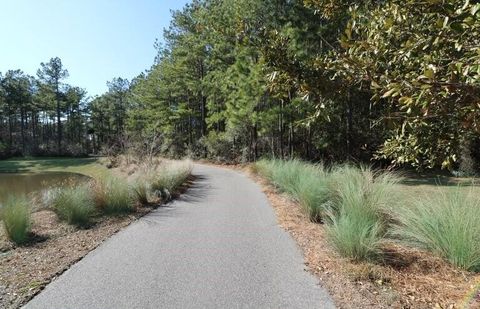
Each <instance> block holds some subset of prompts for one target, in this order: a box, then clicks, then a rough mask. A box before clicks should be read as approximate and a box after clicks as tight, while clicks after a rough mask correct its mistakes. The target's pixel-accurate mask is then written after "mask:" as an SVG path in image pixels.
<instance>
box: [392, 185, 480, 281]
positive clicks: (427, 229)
mask: <svg viewBox="0 0 480 309" xmlns="http://www.w3.org/2000/svg"><path fill="white" fill-rule="evenodd" d="M395 218H396V219H397V223H396V225H395V227H394V229H393V231H392V234H393V235H394V236H396V237H397V238H399V239H400V240H401V241H404V242H406V243H408V244H410V245H413V246H417V247H420V248H423V249H426V250H428V251H431V252H433V253H434V254H437V255H439V256H441V257H443V258H444V259H446V260H448V261H449V262H450V263H452V264H453V265H455V266H458V267H460V268H462V269H465V270H469V271H475V272H480V199H479V198H478V197H476V196H475V195H474V194H473V192H472V191H471V192H469V193H465V192H464V191H461V190H460V188H452V189H450V190H446V191H439V192H437V194H435V195H430V196H425V197H423V198H422V199H419V200H416V201H414V202H413V203H412V205H411V207H401V208H398V209H396V210H395Z"/></svg>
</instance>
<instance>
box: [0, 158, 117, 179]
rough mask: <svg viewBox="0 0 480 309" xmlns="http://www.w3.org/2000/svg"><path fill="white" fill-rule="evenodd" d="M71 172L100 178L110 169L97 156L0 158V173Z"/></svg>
mask: <svg viewBox="0 0 480 309" xmlns="http://www.w3.org/2000/svg"><path fill="white" fill-rule="evenodd" d="M14 172H17V173H39V172H71V173H80V174H84V175H87V176H90V177H93V178H99V177H102V176H104V175H105V174H107V173H108V169H107V168H106V167H105V166H104V165H101V164H100V163H99V162H98V159H97V158H14V159H8V160H0V173H14Z"/></svg>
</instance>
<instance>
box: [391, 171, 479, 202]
mask: <svg viewBox="0 0 480 309" xmlns="http://www.w3.org/2000/svg"><path fill="white" fill-rule="evenodd" d="M399 187H400V190H401V191H402V192H403V193H405V194H406V195H409V196H410V197H421V196H423V195H425V194H427V195H430V194H436V193H438V191H439V190H440V191H444V190H450V189H453V188H457V187H459V188H460V190H462V191H465V192H468V191H470V190H473V192H475V195H477V196H478V197H480V186H479V182H478V180H476V179H474V178H467V177H453V176H449V175H447V174H446V173H408V174H406V175H405V176H404V179H403V181H402V182H401V184H400V185H399Z"/></svg>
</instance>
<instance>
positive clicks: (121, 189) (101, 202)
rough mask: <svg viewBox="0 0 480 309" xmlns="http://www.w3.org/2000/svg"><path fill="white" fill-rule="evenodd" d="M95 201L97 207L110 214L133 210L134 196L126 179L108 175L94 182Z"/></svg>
mask: <svg viewBox="0 0 480 309" xmlns="http://www.w3.org/2000/svg"><path fill="white" fill-rule="evenodd" d="M93 192H94V201H95V204H96V206H97V208H98V209H99V210H100V211H101V212H103V213H105V214H109V215H115V214H123V213H129V212H132V211H133V210H134V209H135V205H134V196H133V194H132V190H131V188H130V186H129V184H128V182H127V181H126V180H123V179H120V178H116V177H114V176H108V177H106V178H105V179H103V180H97V181H95V182H94V184H93Z"/></svg>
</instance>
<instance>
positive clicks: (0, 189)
mask: <svg viewBox="0 0 480 309" xmlns="http://www.w3.org/2000/svg"><path fill="white" fill-rule="evenodd" d="M88 179H89V178H88V177H87V176H84V175H81V174H75V173H66V172H45V173H35V174H16V173H0V204H2V203H4V202H5V201H6V200H7V198H8V197H9V196H11V195H14V196H20V195H28V194H31V193H33V192H41V191H43V190H46V189H50V188H55V187H59V186H66V185H77V184H79V183H82V182H85V181H87V180H88Z"/></svg>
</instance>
